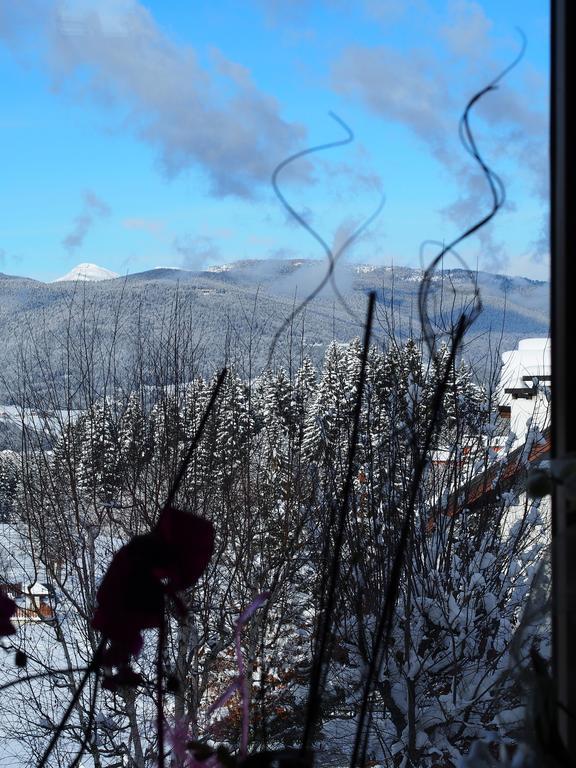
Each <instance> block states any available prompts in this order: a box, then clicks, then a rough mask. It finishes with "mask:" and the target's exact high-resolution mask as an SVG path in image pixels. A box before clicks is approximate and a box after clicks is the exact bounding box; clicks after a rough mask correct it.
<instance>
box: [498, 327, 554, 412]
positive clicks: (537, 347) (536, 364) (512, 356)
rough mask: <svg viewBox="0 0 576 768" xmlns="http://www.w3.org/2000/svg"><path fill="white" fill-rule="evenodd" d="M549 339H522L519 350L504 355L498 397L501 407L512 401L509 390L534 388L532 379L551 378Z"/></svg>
mask: <svg viewBox="0 0 576 768" xmlns="http://www.w3.org/2000/svg"><path fill="white" fill-rule="evenodd" d="M550 352H551V345H550V339H549V338H531V339H522V340H521V341H520V342H518V349H513V350H510V351H509V352H504V353H503V354H502V371H501V373H500V386H499V395H498V404H499V405H509V404H510V401H511V399H512V396H511V395H510V393H507V392H506V390H507V389H522V388H530V387H532V379H534V378H537V379H541V378H542V377H549V376H550V371H551V362H550V358H551V355H550Z"/></svg>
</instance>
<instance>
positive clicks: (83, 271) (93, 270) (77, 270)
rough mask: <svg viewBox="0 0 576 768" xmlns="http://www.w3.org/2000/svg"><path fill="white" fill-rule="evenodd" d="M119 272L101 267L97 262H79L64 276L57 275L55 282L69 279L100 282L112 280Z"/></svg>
mask: <svg viewBox="0 0 576 768" xmlns="http://www.w3.org/2000/svg"><path fill="white" fill-rule="evenodd" d="M118 276H119V275H118V273H117V272H112V270H110V269H105V268H104V267H99V266H98V265H97V264H88V263H86V264H77V265H76V266H75V267H74V268H73V269H71V270H70V272H67V273H66V274H65V275H63V277H57V278H56V280H54V282H55V283H63V282H67V281H73V282H76V281H77V280H80V281H82V282H84V281H89V282H98V281H100V280H112V279H113V278H115V277H118Z"/></svg>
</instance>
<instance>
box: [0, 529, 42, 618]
mask: <svg viewBox="0 0 576 768" xmlns="http://www.w3.org/2000/svg"><path fill="white" fill-rule="evenodd" d="M0 592H2V593H3V594H4V595H6V596H7V597H10V598H12V600H14V601H15V602H16V605H17V609H16V614H15V615H14V616H13V618H12V621H14V622H15V623H20V624H23V623H28V622H35V621H49V620H51V619H53V618H54V617H55V612H54V593H53V590H52V589H51V588H50V587H49V586H47V580H46V573H45V571H44V569H41V568H39V567H38V563H37V562H35V561H34V558H33V556H32V554H31V553H30V551H29V542H28V540H27V539H26V537H25V536H23V535H22V533H21V531H20V530H19V529H18V527H17V526H15V525H13V524H10V523H0Z"/></svg>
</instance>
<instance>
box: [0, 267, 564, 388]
mask: <svg viewBox="0 0 576 768" xmlns="http://www.w3.org/2000/svg"><path fill="white" fill-rule="evenodd" d="M325 271H326V265H325V264H324V263H323V262H314V261H303V260H296V259H292V260H285V261H281V260H265V261H245V262H237V263H235V264H233V265H230V266H229V267H219V268H215V269H214V271H204V272H191V271H185V270H170V269H158V270H152V271H150V272H144V273H141V274H134V275H129V276H127V277H125V278H117V279H114V280H105V281H102V282H93V283H90V282H56V283H41V282H38V281H35V280H30V279H28V278H19V277H10V276H7V275H0V374H1V375H0V403H10V402H15V401H16V400H17V390H18V381H19V365H20V363H21V360H22V359H23V358H24V359H25V360H27V361H28V362H29V361H30V358H31V357H32V358H33V357H34V349H36V350H38V349H41V350H42V351H44V350H54V349H56V348H58V347H59V346H60V345H62V343H63V340H65V339H66V337H70V336H75V335H77V334H78V333H80V334H83V335H84V336H85V337H90V339H91V342H90V343H97V344H98V345H102V344H104V345H105V346H106V345H108V346H110V345H111V344H114V345H116V347H118V346H121V347H122V350H123V356H124V357H125V358H129V357H130V358H131V357H133V356H134V355H135V354H139V353H138V351H137V350H135V346H136V345H137V344H141V345H144V341H145V342H146V344H153V345H154V344H156V345H158V344H162V339H163V338H164V337H165V336H166V334H167V333H169V332H171V331H170V329H171V326H173V324H174V323H178V324H179V325H180V328H181V332H182V333H183V334H185V335H186V338H187V342H188V344H189V345H190V348H194V349H195V358H196V364H197V366H200V367H201V369H202V370H203V372H204V373H209V372H210V371H212V370H214V369H215V368H218V367H219V366H221V365H222V364H223V363H224V361H226V362H228V363H229V364H234V365H235V366H236V368H237V370H238V371H239V372H240V373H241V374H242V375H243V376H246V377H248V378H251V377H252V376H254V375H255V374H257V373H259V372H261V371H262V370H263V368H264V367H265V366H266V364H267V361H268V352H269V349H270V343H271V341H272V339H273V337H274V334H275V333H276V331H277V330H278V329H279V328H280V327H281V325H282V322H283V321H284V320H285V319H286V318H288V317H289V316H290V314H291V312H292V311H293V310H294V309H295V308H296V307H297V306H298V305H299V303H300V302H301V301H302V300H303V299H304V298H305V297H306V296H307V295H308V294H309V293H310V291H311V290H312V289H313V288H315V287H316V286H317V285H318V284H319V282H320V280H321V278H322V277H323V276H324V274H325ZM421 278H422V273H421V271H419V270H413V269H408V268H394V269H392V268H390V267H372V266H360V267H359V266H352V265H344V266H342V267H338V269H337V270H336V273H335V282H336V285H337V290H338V295H337V294H336V292H335V291H334V288H333V286H332V285H331V284H329V285H328V286H327V287H326V288H325V289H324V291H322V292H321V293H320V295H319V296H317V297H316V298H315V299H314V300H313V301H312V302H310V303H309V304H308V305H307V307H306V309H305V312H302V313H301V314H299V315H298V316H297V317H296V318H295V320H294V322H293V323H291V324H290V325H289V327H288V328H286V329H285V332H284V333H283V334H282V336H281V338H280V339H279V344H278V346H277V349H276V355H275V359H274V361H273V362H274V364H276V365H285V366H286V367H288V368H290V366H291V365H294V360H296V359H297V358H298V356H299V355H300V354H301V353H302V351H303V352H304V354H306V355H308V356H309V357H310V358H311V359H312V360H313V361H314V362H315V363H317V364H318V363H320V362H321V360H322V358H323V355H324V352H325V350H326V347H327V345H328V344H329V343H330V342H331V341H332V340H336V341H350V340H351V339H352V338H354V337H355V336H360V335H361V333H362V326H363V322H364V313H365V306H366V295H367V293H368V292H369V291H370V290H376V291H377V317H376V323H375V339H376V341H377V342H378V341H379V342H380V343H381V344H385V343H386V341H387V338H388V336H389V335H390V333H393V335H394V336H395V337H396V338H397V339H399V340H404V341H405V340H407V339H408V338H409V337H416V338H417V337H418V335H419V333H420V330H419V320H418V310H417V293H418V286H419V284H420V281H421ZM476 283H477V284H478V286H479V288H480V291H481V295H482V301H483V308H484V309H483V312H482V314H481V315H480V317H479V318H478V320H477V322H476V323H475V325H474V329H473V331H472V332H471V333H470V335H469V336H468V337H467V340H466V349H465V355H466V357H467V358H468V359H469V360H471V361H474V360H475V359H477V358H483V357H485V350H486V348H487V345H491V347H492V348H495V347H496V346H500V347H502V348H503V349H513V348H514V347H515V346H516V343H517V341H518V339H519V338H522V337H525V336H546V335H547V334H548V324H549V314H548V304H549V296H548V290H549V289H548V284H547V283H543V282H537V281H531V280H527V279H525V278H510V277H503V276H499V275H490V274H487V273H480V274H478V275H477V276H475V275H473V274H470V273H468V272H465V271H464V270H448V271H445V272H443V273H438V274H437V275H436V276H435V277H434V281H433V290H432V293H431V297H430V298H431V306H432V305H433V306H434V311H435V313H436V315H437V319H438V328H437V329H436V330H437V331H438V332H439V333H441V332H442V329H443V328H446V327H450V323H451V321H452V320H453V317H454V315H455V314H457V313H458V312H459V311H460V310H461V308H462V306H463V305H465V304H466V302H467V301H469V300H470V297H471V294H472V291H473V289H474V285H475V284H476ZM342 300H343V301H342ZM451 316H452V317H451ZM23 349H24V350H25V352H24V354H23ZM119 357H122V355H120V356H119ZM80 365H81V364H80V362H79V361H78V360H74V359H68V360H67V362H66V364H65V366H64V367H65V368H66V369H69V370H68V373H69V375H71V376H73V377H74V376H75V375H78V372H79V368H80ZM54 374H55V375H56V376H61V375H62V371H60V370H59V368H58V366H56V367H55V369H54ZM27 375H28V376H29V377H30V379H31V380H32V381H34V382H35V383H36V384H40V383H41V378H42V375H41V373H40V371H39V370H38V369H37V368H36V367H34V366H32V367H30V365H28V370H27Z"/></svg>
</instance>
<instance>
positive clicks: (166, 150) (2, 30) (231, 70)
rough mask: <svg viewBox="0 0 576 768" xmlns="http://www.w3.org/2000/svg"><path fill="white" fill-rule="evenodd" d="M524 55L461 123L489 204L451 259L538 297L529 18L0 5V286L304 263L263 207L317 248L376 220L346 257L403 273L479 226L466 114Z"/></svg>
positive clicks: (541, 257) (537, 72)
mask: <svg viewBox="0 0 576 768" xmlns="http://www.w3.org/2000/svg"><path fill="white" fill-rule="evenodd" d="M516 27H520V28H521V29H522V30H523V31H524V33H525V35H526V38H527V43H528V47H527V51H526V55H525V57H524V59H523V60H522V61H521V62H520V64H519V65H518V66H517V67H516V69H515V70H514V71H513V72H512V73H510V75H509V76H507V78H506V79H505V80H504V81H503V82H502V83H501V86H500V87H499V89H498V90H497V91H496V92H493V93H490V94H488V95H487V96H486V98H485V99H484V101H483V102H482V103H481V104H480V105H479V107H478V110H477V112H476V113H475V114H474V116H473V126H474V129H475V132H476V136H477V139H478V143H479V145H480V148H481V150H482V151H483V154H484V156H485V158H486V159H487V161H488V162H489V164H490V165H491V166H492V167H493V168H494V169H495V170H497V171H498V173H499V174H500V175H501V176H502V178H503V180H504V182H505V184H506V188H507V204H506V207H505V209H504V210H503V211H502V212H501V213H500V215H499V217H498V219H497V221H496V222H495V223H494V224H493V225H491V226H490V227H489V228H487V229H486V230H484V231H483V232H482V233H481V235H480V236H479V237H476V238H474V239H472V240H471V241H470V242H469V243H467V244H466V246H465V247H463V248H462V249H461V254H462V256H463V257H464V258H465V259H466V261H467V263H468V264H470V265H471V266H473V267H476V266H478V267H479V268H480V269H485V270H488V271H498V272H503V273H507V274H514V275H525V276H528V277H533V278H540V279H547V277H548V268H549V257H548V245H547V241H546V216H547V205H548V203H547V201H548V180H547V120H548V115H547V106H548V76H549V70H548V4H547V3H546V2H544V0H539V1H538V2H537V1H536V0H507V1H506V2H501V1H488V0H483V2H472V1H471V0H446V1H442V2H440V0H438V1H435V0H355V1H354V2H348V0H325V2H306V0H289V1H286V2H285V1H284V0H258V1H256V0H254V1H253V2H250V0H244V2H227V1H226V0H219V1H218V2H216V3H215V2H203V0H195V1H194V2H188V3H182V2H177V1H176V0H172V1H171V2H170V1H168V0H154V1H150V2H143V1H142V2H138V0H68V1H67V2H65V0H26V2H24V3H23V2H22V0H2V3H1V4H0V80H1V82H2V84H3V88H2V101H1V103H0V137H1V141H0V168H1V169H2V172H1V174H0V271H3V272H6V273H8V274H19V275H27V276H30V277H34V278H37V279H41V280H51V279H54V278H55V277H57V276H59V275H61V274H63V273H65V272H67V271H68V270H69V269H70V268H71V267H73V266H74V265H75V264H77V263H79V262H94V263H97V264H99V265H101V266H103V267H107V268H109V269H112V270H114V271H116V272H119V273H121V274H125V273H127V272H138V271H142V270H145V269H150V268H153V267H157V266H181V267H185V268H190V269H201V268H203V267H206V266H209V265H213V264H220V263H227V262H230V261H234V260H235V259H243V258H266V257H272V256H273V257H281V258H288V257H298V258H300V257H306V258H320V257H322V255H323V254H322V252H321V250H320V249H319V248H318V246H317V244H316V243H315V242H314V241H313V240H312V239H311V238H310V236H309V235H308V234H307V233H306V232H304V231H302V230H301V229H300V228H299V227H297V226H295V224H294V223H293V222H292V221H290V220H289V217H288V216H287V215H286V213H285V211H284V210H283V209H282V207H281V206H280V204H279V202H278V200H277V199H276V197H275V196H274V193H273V191H272V188H271V185H270V177H271V174H272V171H273V170H274V167H275V166H276V165H277V164H278V163H279V162H281V161H282V160H284V159H285V158H286V157H288V156H289V155H290V154H291V153H294V152H297V151H299V150H301V149H305V148H306V147H309V146H313V145H315V144H322V143H325V142H331V141H338V140H340V139H342V138H344V134H343V131H342V129H341V127H340V126H339V125H338V124H337V123H336V122H335V121H334V120H333V119H332V118H331V117H330V116H329V114H328V113H329V111H330V110H332V111H334V112H335V113H336V114H337V115H339V116H340V117H341V118H342V119H343V120H344V121H345V122H346V123H347V124H348V125H349V126H350V127H351V129H352V130H353V131H354V134H355V141H354V143H352V144H348V145H346V146H343V147H338V148H335V149H331V150H329V151H328V150H327V151H323V152H320V153H317V154H316V155H314V156H312V157H310V158H307V159H303V160H300V161H297V162H295V163H294V164H292V165H291V166H290V167H289V168H288V169H287V170H286V171H285V172H284V173H283V174H282V175H281V177H280V183H281V185H282V190H283V192H284V194H285V195H286V197H287V198H288V199H289V200H290V202H291V203H292V204H293V205H294V207H295V208H296V209H297V210H299V211H300V212H302V213H303V214H304V215H305V217H306V219H307V221H309V222H310V223H311V224H312V225H313V226H314V227H315V228H316V229H317V230H318V231H319V232H321V233H322V235H323V236H324V237H325V239H326V240H327V242H328V243H329V244H330V245H331V246H333V247H338V245H339V244H340V243H341V242H342V241H343V240H344V239H345V238H346V237H347V235H348V234H349V233H350V232H351V231H352V229H354V227H355V226H357V225H358V224H359V223H360V222H361V221H362V219H364V218H366V217H367V216H369V215H370V214H371V213H372V212H373V210H374V209H375V208H376V207H377V205H378V203H379V201H380V199H381V196H382V195H385V197H386V204H385V207H384V209H383V211H382V214H381V215H380V217H379V218H378V219H377V221H376V222H374V224H373V225H372V226H371V227H370V228H369V229H368V230H367V231H366V233H365V235H364V236H363V237H362V238H361V240H360V241H359V242H358V243H357V244H356V245H355V247H354V248H352V249H351V250H350V251H348V252H347V254H346V256H345V258H347V259H350V260H352V261H359V262H369V263H375V264H390V263H394V264H397V265H408V266H417V265H418V264H419V263H420V244H421V242H422V241H424V240H426V239H434V240H439V241H450V240H451V239H452V238H453V237H455V236H456V235H457V234H458V233H459V232H460V231H462V230H463V229H464V228H465V227H467V226H469V225H470V224H471V223H473V222H474V220H475V219H477V218H479V217H480V216H482V215H483V214H484V212H485V211H486V210H487V209H488V208H489V205H490V197H489V195H488V192H487V188H486V184H485V182H484V180H483V179H482V177H481V176H480V175H479V174H478V171H477V169H476V167H475V166H474V164H473V163H472V161H471V160H470V159H469V158H468V157H467V155H466V154H465V152H464V150H463V148H462V147H461V145H460V144H459V142H458V132H457V125H458V118H459V115H460V113H461V111H462V109H463V106H464V105H465V103H466V101H467V99H468V98H470V96H471V95H472V94H473V93H474V92H475V91H476V90H478V89H479V88H481V87H483V86H484V85H485V84H486V83H487V82H488V81H490V80H491V79H492V77H493V76H494V75H496V74H497V73H498V71H499V70H500V69H501V68H502V67H504V66H506V64H508V63H509V62H510V61H511V60H512V59H513V58H514V56H515V55H516V53H517V51H518V48H519V45H520V40H519V36H518V33H517V31H516Z"/></svg>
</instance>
